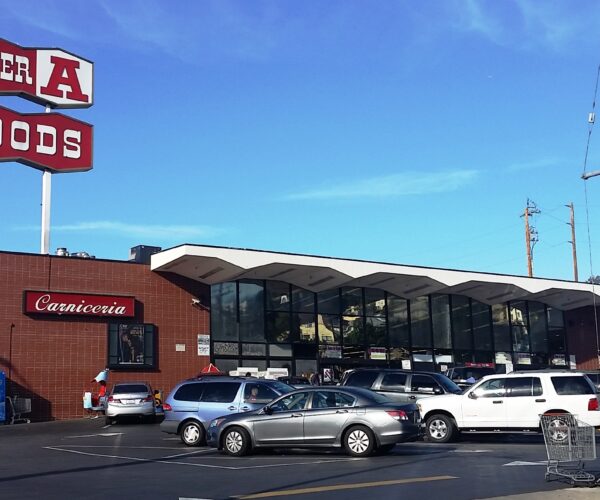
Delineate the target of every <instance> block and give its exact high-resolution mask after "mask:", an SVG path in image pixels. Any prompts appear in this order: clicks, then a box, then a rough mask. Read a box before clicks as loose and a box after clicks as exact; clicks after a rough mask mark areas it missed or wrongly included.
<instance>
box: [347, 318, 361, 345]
mask: <svg viewBox="0 0 600 500" xmlns="http://www.w3.org/2000/svg"><path fill="white" fill-rule="evenodd" d="M342 332H343V336H344V345H363V344H364V343H365V338H364V327H363V318H362V317H356V316H343V317H342Z"/></svg>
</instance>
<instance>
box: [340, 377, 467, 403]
mask: <svg viewBox="0 0 600 500" xmlns="http://www.w3.org/2000/svg"><path fill="white" fill-rule="evenodd" d="M340 385H342V386H345V387H348V386H351V387H363V388H365V389H371V390H372V391H375V392H378V393H379V394H383V395H384V396H387V397H388V398H390V399H391V400H393V401H397V402H402V403H409V402H413V403H414V402H415V401H416V400H417V399H421V398H424V397H429V396H439V395H442V394H460V393H461V392H462V389H461V388H460V387H458V386H457V385H456V384H455V383H454V382H452V381H451V380H450V379H449V378H448V377H446V376H445V375H442V374H441V373H433V372H412V371H406V370H393V369H383V368H376V369H375V368H357V369H355V370H348V371H347V372H346V373H344V377H343V378H342V382H341V384H340Z"/></svg>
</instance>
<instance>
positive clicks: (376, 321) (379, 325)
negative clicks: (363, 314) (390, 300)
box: [366, 317, 387, 347]
mask: <svg viewBox="0 0 600 500" xmlns="http://www.w3.org/2000/svg"><path fill="white" fill-rule="evenodd" d="M366 333H367V343H368V344H369V345H371V346H379V347H385V346H386V345H387V328H386V323H385V317H383V318H380V317H375V318H366Z"/></svg>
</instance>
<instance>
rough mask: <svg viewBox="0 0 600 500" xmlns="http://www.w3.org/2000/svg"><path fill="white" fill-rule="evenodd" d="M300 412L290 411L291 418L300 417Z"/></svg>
mask: <svg viewBox="0 0 600 500" xmlns="http://www.w3.org/2000/svg"><path fill="white" fill-rule="evenodd" d="M301 416H302V413H292V418H297V417H301Z"/></svg>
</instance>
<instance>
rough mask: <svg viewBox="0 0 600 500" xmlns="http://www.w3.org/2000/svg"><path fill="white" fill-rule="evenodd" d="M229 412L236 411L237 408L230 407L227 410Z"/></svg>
mask: <svg viewBox="0 0 600 500" xmlns="http://www.w3.org/2000/svg"><path fill="white" fill-rule="evenodd" d="M227 409H228V410H229V411H234V410H237V408H236V407H235V406H230V407H229V408H227Z"/></svg>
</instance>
